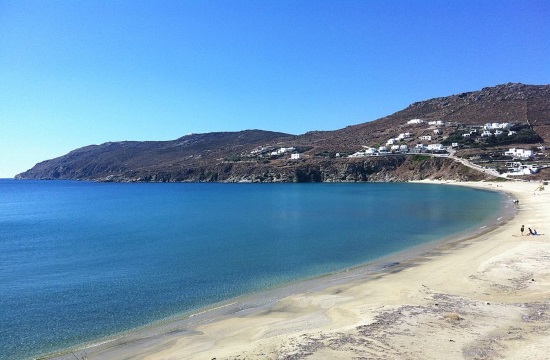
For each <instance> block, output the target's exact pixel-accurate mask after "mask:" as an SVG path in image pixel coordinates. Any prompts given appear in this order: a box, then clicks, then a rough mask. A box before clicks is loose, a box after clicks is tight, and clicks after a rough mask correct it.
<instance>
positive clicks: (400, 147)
mask: <svg viewBox="0 0 550 360" xmlns="http://www.w3.org/2000/svg"><path fill="white" fill-rule="evenodd" d="M399 151H400V152H403V153H405V152H407V151H409V147H408V146H407V145H399Z"/></svg>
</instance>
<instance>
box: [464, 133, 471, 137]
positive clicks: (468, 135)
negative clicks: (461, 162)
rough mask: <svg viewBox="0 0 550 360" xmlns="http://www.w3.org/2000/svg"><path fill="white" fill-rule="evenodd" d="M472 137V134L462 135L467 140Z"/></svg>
mask: <svg viewBox="0 0 550 360" xmlns="http://www.w3.org/2000/svg"><path fill="white" fill-rule="evenodd" d="M470 136H472V134H470V133H466V134H462V137H465V138H469V137H470Z"/></svg>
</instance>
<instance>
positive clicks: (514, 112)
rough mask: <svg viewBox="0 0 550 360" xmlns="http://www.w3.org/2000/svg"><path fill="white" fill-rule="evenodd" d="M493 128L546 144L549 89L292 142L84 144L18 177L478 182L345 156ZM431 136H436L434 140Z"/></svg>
mask: <svg viewBox="0 0 550 360" xmlns="http://www.w3.org/2000/svg"><path fill="white" fill-rule="evenodd" d="M411 119H423V120H425V123H423V124H420V125H412V124H407V122H408V121H409V120H411ZM436 120H440V121H442V122H443V123H444V124H445V125H444V126H437V127H436V126H431V125H428V122H429V121H436ZM494 122H497V123H504V122H506V123H511V124H515V125H516V126H518V127H519V128H521V129H523V130H522V131H524V132H527V130H528V131H530V135H529V136H528V137H522V138H521V139H520V138H519V137H517V138H516V137H509V138H506V139H503V140H506V141H507V142H506V145H507V146H514V145H516V144H515V143H514V141H516V140H517V141H518V143H517V145H522V146H525V144H526V143H527V144H528V146H534V145H538V144H539V143H548V142H549V141H550V85H524V84H504V85H498V86H495V87H487V88H484V89H482V90H480V91H474V92H467V93H462V94H457V95H452V96H448V97H441V98H434V99H430V100H426V101H420V102H416V103H413V104H411V105H410V106H408V107H407V108H406V109H404V110H401V111H398V112H396V113H394V114H392V115H389V116H387V117H384V118H382V119H379V120H375V121H372V122H367V123H363V124H358V125H353V126H348V127H346V128H344V129H340V130H335V131H315V132H309V133H306V134H303V135H299V136H294V135H290V134H284V133H275V132H268V131H261V130H247V131H241V132H222V133H209V134H192V135H187V136H184V137H181V138H179V139H176V140H173V141H148V142H116V143H106V144H102V145H92V146H87V147H84V148H80V149H77V150H74V151H71V152H70V153H69V154H67V155H65V156H62V157H59V158H56V159H52V160H47V161H44V162H41V163H39V164H37V165H35V166H34V167H33V168H32V169H30V170H28V171H26V172H24V173H22V174H19V175H18V176H17V178H19V179H79V180H97V181H402V180H409V179H418V178H426V177H430V176H432V177H434V176H435V177H438V178H460V179H472V178H474V177H475V178H477V177H478V176H477V175H476V176H473V175H472V174H471V171H469V170H467V169H464V168H462V167H460V166H452V163H453V161H452V160H450V159H444V160H443V159H442V160H429V161H428V159H424V158H422V159H423V160H422V161H418V159H419V158H418V157H417V158H416V160H414V161H413V160H411V159H406V157H407V156H409V155H407V156H405V155H402V156H401V155H400V156H393V157H391V156H388V157H378V158H377V159H368V158H363V159H360V160H356V159H349V158H347V157H346V156H345V155H349V154H351V153H354V152H356V151H359V150H361V149H362V148H363V146H380V145H384V144H385V143H386V141H387V140H388V139H390V138H393V137H396V136H397V135H398V134H400V133H405V132H409V133H411V134H412V135H411V136H410V138H409V139H407V140H406V141H405V142H404V143H405V144H407V145H408V146H409V147H412V146H413V145H414V144H415V143H417V142H418V141H419V137H420V136H422V135H433V141H432V142H441V141H444V139H445V138H448V137H449V136H453V134H454V136H458V135H456V134H457V133H458V132H460V131H465V130H464V129H468V126H474V125H483V124H485V123H494ZM434 130H438V131H439V132H440V134H437V135H435V134H434ZM515 139H516V140H515ZM520 140H521V141H520ZM479 144H481V145H479ZM478 145H479V146H478ZM498 145H499V143H498V142H495V141H493V142H492V143H478V144H477V145H476V144H474V143H472V145H468V146H464V148H463V149H461V150H459V155H460V153H461V152H462V153H468V152H471V151H472V148H476V147H479V148H480V149H478V150H476V152H477V153H479V152H480V151H481V152H483V151H485V152H490V151H492V150H491V148H494V147H495V146H498ZM281 148H291V149H290V151H292V152H295V153H300V157H301V159H300V160H297V161H290V160H289V158H290V155H289V154H288V153H284V154H277V155H271V153H272V152H274V151H276V150H278V149H281ZM287 150H289V149H287ZM281 151H284V150H281ZM337 154H338V155H340V157H338V156H337ZM395 159H401V160H395ZM358 163H360V164H361V165H357V164H358ZM369 164H370V165H369ZM384 164H385V165H384ZM421 164H424V165H422V171H419V166H420V165H421ZM358 169H359V170H358ZM388 169H389V170H388ZM407 169H410V171H407ZM426 169H428V170H429V169H432V170H433V171H432V172H430V171H426ZM441 169H445V170H444V171H442V170H441ZM386 170H388V171H386ZM380 174H383V176H382V175H380ZM436 174H437V175H436Z"/></svg>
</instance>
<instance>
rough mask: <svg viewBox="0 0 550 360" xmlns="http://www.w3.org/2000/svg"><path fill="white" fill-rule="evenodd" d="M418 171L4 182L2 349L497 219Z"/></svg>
mask: <svg viewBox="0 0 550 360" xmlns="http://www.w3.org/2000/svg"><path fill="white" fill-rule="evenodd" d="M507 202H508V201H507V199H506V197H505V196H504V195H503V194H501V193H497V192H490V191H483V190H476V189H471V188H464V187H458V186H445V185H433V184H416V183H315V184H288V183H287V184H220V183H207V184H205V183H93V182H77V181H30V180H29V181H22V180H19V181H18V180H11V179H3V180H0V359H33V358H37V357H41V356H46V355H48V354H52V353H55V352H59V351H62V350H63V349H67V348H70V347H73V346H77V345H78V344H85V343H89V342H93V341H97V339H102V338H106V337H109V336H114V335H116V334H118V333H121V332H127V331H131V330H132V329H134V328H138V327H141V326H144V325H147V324H150V323H154V322H157V321H161V320H162V319H167V318H172V317H174V316H189V315H192V314H193V313H195V312H200V311H201V309H204V308H205V307H208V306H211V305H212V304H216V303H219V302H223V301H227V300H229V299H232V298H235V297H239V296H243V295H247V294H257V293H260V292H262V291H267V290H271V289H275V288H277V287H281V286H285V285H286V284H290V283H295V282H300V281H303V280H305V279H312V278H316V277H319V276H322V275H325V274H331V273H337V272H340V271H344V270H345V269H350V268H354V267H357V266H361V265H364V264H368V263H370V262H373V261H376V260H377V259H379V258H381V257H387V256H388V255H391V254H394V253H399V252H402V251H404V250H406V249H409V248H412V247H415V246H419V245H421V244H425V243H427V242H431V241H435V240H437V239H441V238H445V237H449V236H452V235H454V234H460V233H464V232H465V231H473V230H475V229H480V228H482V227H484V226H486V224H487V223H489V222H491V221H494V220H495V218H496V217H497V216H499V215H498V214H500V213H501V211H502V208H503V206H504V204H505V203H507Z"/></svg>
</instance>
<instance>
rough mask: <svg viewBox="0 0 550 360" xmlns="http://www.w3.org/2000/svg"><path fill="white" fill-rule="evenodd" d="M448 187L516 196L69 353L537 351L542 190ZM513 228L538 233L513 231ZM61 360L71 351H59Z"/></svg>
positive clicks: (544, 245) (541, 343)
mask: <svg viewBox="0 0 550 360" xmlns="http://www.w3.org/2000/svg"><path fill="white" fill-rule="evenodd" d="M449 184H451V185H458V186H469V187H476V188H480V189H487V190H493V191H502V192H505V193H507V194H509V196H511V197H510V203H513V200H518V203H517V204H514V205H513V206H514V207H515V208H516V209H517V215H516V216H515V217H513V218H512V219H506V218H501V219H499V220H498V221H497V222H495V223H494V224H493V225H492V226H490V227H489V228H484V229H479V231H478V233H477V234H470V235H471V236H463V237H465V238H464V239H462V240H449V239H447V240H448V241H446V242H443V243H441V244H439V245H437V246H436V247H435V248H433V249H431V250H427V249H421V248H420V249H417V252H416V253H409V254H407V255H405V256H402V257H400V258H396V257H391V258H389V259H384V260H382V261H380V262H378V263H377V264H371V265H370V266H367V267H359V268H356V269H352V270H350V271H348V272H345V273H338V274H334V275H330V276H326V277H322V278H319V279H314V280H311V281H306V282H301V283H297V284H294V285H292V286H289V287H286V290H283V292H281V291H280V290H276V291H274V292H273V293H270V292H267V293H262V294H261V296H260V295H258V296H257V297H255V296H251V297H247V298H245V299H236V300H235V301H233V302H231V303H227V304H220V305H219V306H216V307H214V308H213V309H210V310H207V311H204V312H202V313H199V314H197V315H196V316H193V317H191V318H188V319H186V320H180V321H175V322H167V323H164V324H159V325H157V326H153V327H148V328H143V329H142V330H141V331H137V332H134V333H132V334H130V335H128V336H125V337H123V338H121V339H119V340H118V341H116V340H115V341H112V342H109V343H105V344H102V345H100V346H95V347H90V348H87V349H84V350H79V351H75V354H76V355H77V356H81V357H82V356H87V357H88V359H126V358H143V359H145V358H146V359H211V358H217V359H224V358H227V359H229V358H232V359H233V358H236V357H238V356H240V357H241V358H248V359H266V358H267V359H277V358H288V359H301V358H312V359H315V358H336V359H349V358H350V357H361V356H363V357H372V358H383V357H389V358H424V359H437V358H441V356H443V355H444V356H445V357H446V358H449V359H464V358H466V359H474V358H491V357H503V358H514V359H522V358H525V359H527V358H545V357H546V340H547V337H548V335H549V327H548V326H547V324H548V320H549V318H550V312H549V311H550V303H549V299H550V296H549V290H548V289H549V285H550V266H549V265H550V260H549V259H550V243H549V241H548V236H549V235H547V232H548V230H547V229H545V226H547V225H546V224H548V220H549V219H548V215H547V214H549V213H550V212H549V210H550V206H549V205H548V199H549V195H548V192H547V191H548V190H545V191H536V188H537V187H538V183H521V182H503V183H486V182H481V183H449ZM521 225H525V227H526V228H527V227H530V228H532V229H536V230H537V231H538V233H539V234H540V235H539V236H526V235H525V234H524V235H525V236H521V234H520V226H521ZM463 235H465V234H463ZM402 255H403V254H402ZM284 291H286V292H287V294H285V293H284ZM68 358H74V357H73V355H72V354H67V355H66V356H63V357H60V359H68Z"/></svg>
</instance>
